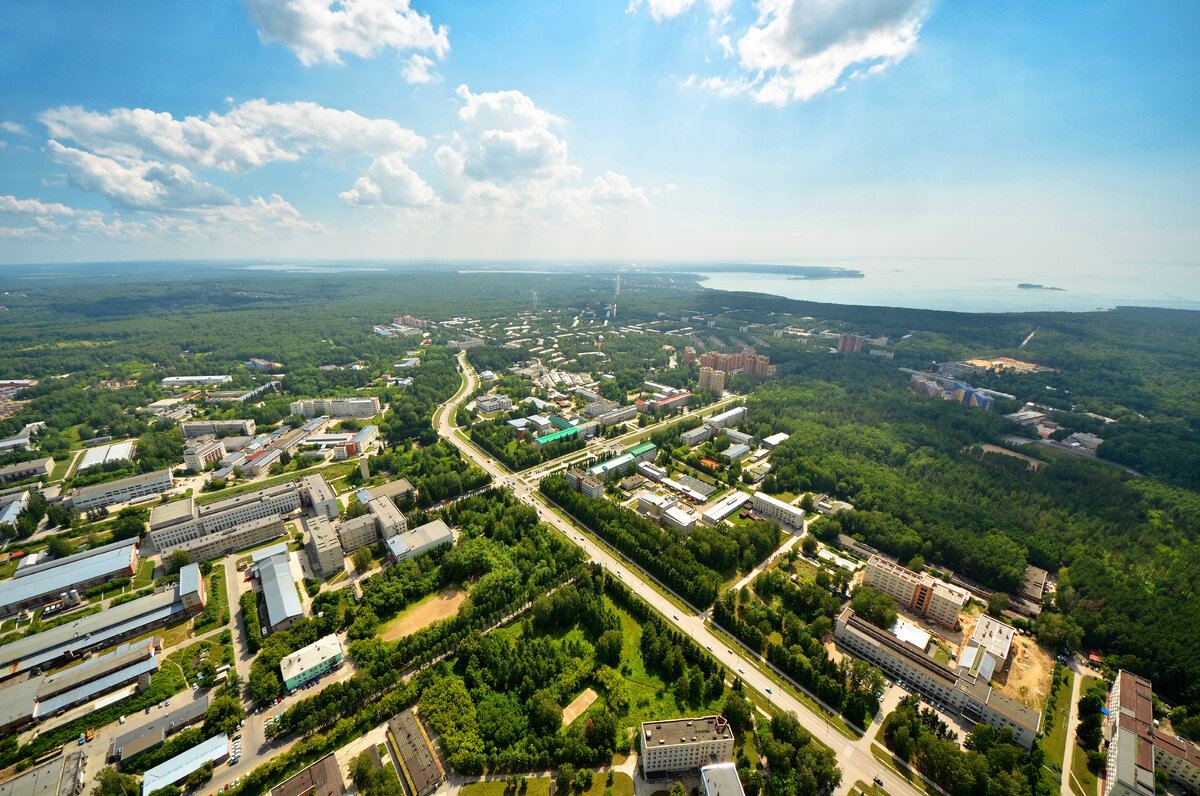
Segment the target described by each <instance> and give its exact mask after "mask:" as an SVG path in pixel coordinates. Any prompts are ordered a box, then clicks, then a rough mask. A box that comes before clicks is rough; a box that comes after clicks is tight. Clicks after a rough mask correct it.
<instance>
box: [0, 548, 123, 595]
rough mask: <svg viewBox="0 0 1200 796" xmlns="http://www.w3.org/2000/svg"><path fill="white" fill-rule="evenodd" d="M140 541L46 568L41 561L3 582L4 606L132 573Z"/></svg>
mask: <svg viewBox="0 0 1200 796" xmlns="http://www.w3.org/2000/svg"><path fill="white" fill-rule="evenodd" d="M136 545H137V542H136V541H130V542H127V543H125V544H122V545H120V546H115V547H113V549H111V550H108V551H106V552H104V553H101V554H99V555H94V554H93V553H91V552H84V553H80V554H79V555H74V556H69V557H67V558H64V559H62V560H61V561H58V562H56V565H55V566H50V567H48V568H45V569H42V568H41V565H40V564H39V565H38V567H37V568H36V569H35V571H27V574H24V575H22V576H21V577H19V578H13V579H12V580H10V581H6V582H2V583H0V606H8V605H19V604H20V603H23V602H25V601H26V600H34V599H38V598H40V597H43V596H45V595H47V594H55V593H57V592H62V591H67V590H68V589H71V588H73V587H74V586H75V585H76V584H78V583H86V582H88V581H91V580H101V579H106V578H110V577H117V576H119V574H120V573H121V572H122V571H124V572H125V574H126V575H128V574H129V568H130V565H131V563H132V559H133V549H134V547H135V546H136Z"/></svg>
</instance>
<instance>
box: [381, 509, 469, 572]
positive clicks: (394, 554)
mask: <svg viewBox="0 0 1200 796" xmlns="http://www.w3.org/2000/svg"><path fill="white" fill-rule="evenodd" d="M383 543H384V544H385V545H386V546H387V549H388V557H389V558H390V559H391V560H392V563H393V564H398V563H400V562H401V561H403V560H405V559H406V558H416V557H417V556H419V555H421V554H422V553H427V552H429V551H430V550H432V549H433V548H435V547H438V546H439V545H444V544H454V532H453V531H451V530H450V528H449V526H447V525H446V523H444V522H442V521H441V520H440V519H437V520H433V521H431V522H427V523H425V524H424V525H420V526H418V527H416V528H413V529H412V530H411V531H408V532H406V533H400V534H396V535H395V536H391V537H388V538H387V539H384V542H383Z"/></svg>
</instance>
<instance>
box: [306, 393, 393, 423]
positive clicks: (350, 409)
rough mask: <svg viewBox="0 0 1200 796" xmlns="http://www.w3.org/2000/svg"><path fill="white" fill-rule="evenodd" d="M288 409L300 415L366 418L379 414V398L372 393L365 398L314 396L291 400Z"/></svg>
mask: <svg viewBox="0 0 1200 796" xmlns="http://www.w3.org/2000/svg"><path fill="white" fill-rule="evenodd" d="M288 411H290V412H291V413H292V414H293V415H300V416H301V417H316V416H317V415H329V416H330V417H359V418H367V417H374V416H375V415H377V414H379V399H378V398H376V397H375V396H373V395H372V396H369V397H366V398H316V399H310V400H303V401H293V402H292V403H291V405H290V406H289V408H288Z"/></svg>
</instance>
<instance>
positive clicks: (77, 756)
mask: <svg viewBox="0 0 1200 796" xmlns="http://www.w3.org/2000/svg"><path fill="white" fill-rule="evenodd" d="M86 772H87V754H86V753H84V751H83V750H81V749H69V748H68V749H64V750H63V753H62V754H60V755H57V756H54V757H51V758H50V759H49V760H47V761H46V762H45V763H42V764H41V765H38V766H34V767H33V768H31V769H29V770H28V771H25V772H24V773H23V774H18V775H17V776H15V777H13V778H12V779H10V780H6V781H4V782H0V796H80V794H82V793H83V791H84V787H85V783H86V781H87V775H86ZM130 796H133V794H130Z"/></svg>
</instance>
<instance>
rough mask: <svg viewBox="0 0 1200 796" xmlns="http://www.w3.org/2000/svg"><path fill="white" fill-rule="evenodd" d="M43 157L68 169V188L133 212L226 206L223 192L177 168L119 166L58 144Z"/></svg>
mask: <svg viewBox="0 0 1200 796" xmlns="http://www.w3.org/2000/svg"><path fill="white" fill-rule="evenodd" d="M46 154H47V156H49V158H50V159H51V160H53V161H54V162H55V163H58V164H61V165H63V166H65V167H66V169H67V178H68V179H69V180H70V181H71V184H72V185H74V186H76V187H78V188H81V189H83V190H85V191H92V192H94V193H98V194H101V195H102V196H106V197H108V198H109V199H111V200H112V201H113V202H114V203H116V204H118V205H121V206H123V207H127V208H130V209H133V210H174V209H180V208H188V207H207V206H212V205H228V204H232V203H233V198H232V197H230V196H229V194H227V193H225V191H223V190H221V189H220V188H217V187H216V186H213V185H210V184H209V183H206V182H201V181H199V180H197V179H195V178H194V177H193V176H192V174H191V172H190V171H188V170H187V169H186V168H185V167H183V166H180V165H178V164H162V163H155V162H137V163H132V164H129V163H121V162H118V161H117V160H114V159H112V158H107V157H102V156H100V155H94V154H92V153H91V152H84V151H83V150H80V149H75V148H73V147H67V146H63V145H62V144H60V143H58V142H57V141H53V140H52V141H50V142H48V143H47V144H46Z"/></svg>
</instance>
